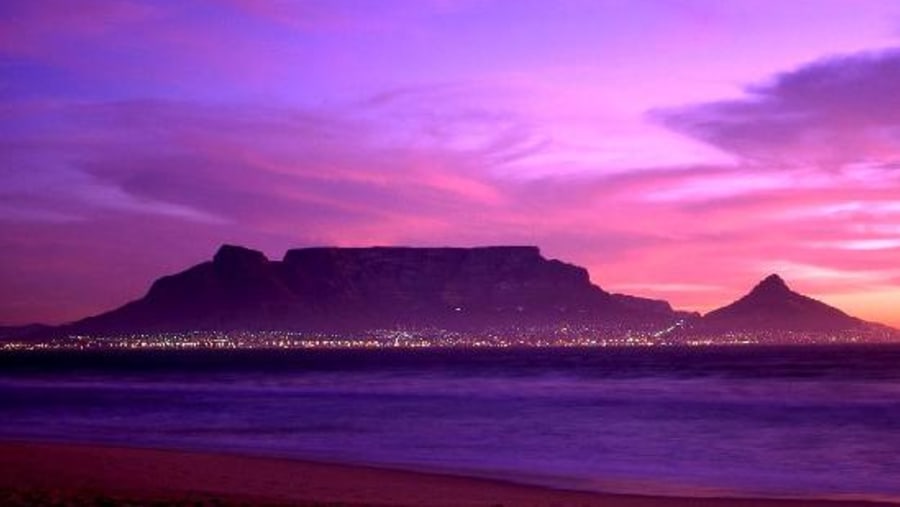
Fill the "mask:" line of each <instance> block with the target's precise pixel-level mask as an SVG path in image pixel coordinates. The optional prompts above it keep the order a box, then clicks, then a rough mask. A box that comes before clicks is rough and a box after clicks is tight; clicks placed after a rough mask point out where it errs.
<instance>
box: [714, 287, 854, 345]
mask: <svg viewBox="0 0 900 507" xmlns="http://www.w3.org/2000/svg"><path fill="white" fill-rule="evenodd" d="M866 325H867V323H866V322H864V321H862V320H860V319H857V318H855V317H851V316H849V315H847V314H846V313H844V312H842V311H841V310H838V309H837V308H834V307H832V306H828V305H827V304H825V303H823V302H821V301H817V300H815V299H813V298H810V297H807V296H804V295H803V294H800V293H797V292H794V291H793V290H791V289H790V287H788V285H787V284H786V283H785V281H784V280H783V279H782V278H781V277H780V276H778V275H777V274H773V275H769V276H768V277H766V278H765V279H764V280H763V281H761V282H759V283H758V284H757V285H756V286H755V287H754V288H753V290H751V291H750V292H749V293H748V294H747V295H745V296H744V297H742V298H740V299H738V300H737V301H735V302H734V303H731V304H730V305H727V306H724V307H722V308H719V309H717V310H713V311H711V312H709V313H707V314H706V315H705V316H703V319H702V326H703V327H705V328H707V329H714V330H726V329H727V330H785V331H842V330H848V329H854V328H862V327H865V326H866Z"/></svg>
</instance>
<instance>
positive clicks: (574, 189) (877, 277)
mask: <svg viewBox="0 0 900 507" xmlns="http://www.w3.org/2000/svg"><path fill="white" fill-rule="evenodd" d="M0 65H2V73H0V195H2V199H0V293H2V294H3V297H2V298H0V324H24V323H28V322H45V323H59V322H64V321H68V320H73V319H76V318H80V317H83V316H86V315H90V314H95V313H98V312H101V311H104V310H107V309H110V308H112V307H115V306H118V305H120V304H122V303H124V302H125V301H128V300H130V299H134V298H137V297H139V296H141V295H142V294H143V293H144V292H145V291H146V290H147V288H148V286H149V283H150V282H151V281H152V280H153V279H155V278H156V277H158V276H160V275H162V274H166V273H171V272H175V271H178V270H180V269H183V268H184V267H186V266H189V265H191V264H194V263H197V262H200V261H202V260H205V259H207V258H209V257H210V256H211V254H212V253H213V252H214V251H215V250H216V248H217V246H218V245H219V244H222V243H236V244H243V245H247V246H250V247H252V248H258V249H260V250H263V251H265V252H266V253H267V254H268V255H269V257H270V258H272V259H277V258H279V257H280V256H281V255H282V254H283V252H284V251H285V250H287V249H289V248H293V247H298V246H312V245H338V246H368V245H413V246H440V245H453V246H475V245H493V244H514V245H521V244H533V245H538V246H540V247H541V250H542V252H543V254H544V255H545V256H547V257H553V258H560V259H564V260H566V261H569V262H573V263H577V264H579V265H582V266H586V267H587V268H588V269H589V270H590V273H591V278H592V280H593V281H594V282H595V283H596V284H598V285H600V286H601V287H603V288H604V289H606V290H608V291H612V292H625V293H629V294H635V295H640V296H646V297H654V298H662V299H666V300H668V301H670V302H671V303H672V305H673V306H674V307H676V308H679V309H685V310H697V311H707V310H710V309H713V308H715V307H718V306H722V305H723V304H726V303H728V302H729V301H731V300H733V299H735V298H736V297H738V296H740V295H741V294H743V293H744V292H746V291H747V290H749V288H750V287H752V285H753V284H754V283H756V282H757V281H758V280H760V279H761V278H762V277H764V276H765V275H768V274H769V273H775V272H777V273H780V274H781V275H782V276H783V277H784V278H785V279H786V280H789V281H790V283H791V286H792V287H794V288H795V289H796V290H798V291H799V292H802V293H804V294H809V295H810V296H813V297H815V298H817V299H821V300H822V301H824V302H827V303H829V304H832V305H835V306H838V307H840V308H841V309H843V310H845V311H846V312H848V313H850V314H853V315H856V316H858V317H860V318H863V319H866V320H872V321H877V322H882V323H886V324H890V325H893V326H900V134H898V132H900V94H898V93H897V90H898V88H900V4H898V3H897V2H894V1H891V0H886V1H877V0H863V1H859V0H841V1H839V0H816V1H805V0H800V1H791V2H777V1H770V2H767V1H762V0H735V1H728V2H719V1H713V0H709V1H703V0H684V1H673V2H663V1H658V2H657V1H651V0H643V1H641V0H639V1H628V2H623V1H617V0H596V1H577V0H572V1H563V2H549V1H548V2H539V1H523V2H509V1H491V0H483V1H482V0H459V1H453V0H433V1H431V0H429V1H425V0H415V1H408V2H405V1H384V2H381V1H379V2H349V1H348V2H342V1H321V2H320V1H299V2H293V1H272V2H255V1H251V0H231V1H227V2H206V1H202V0H186V1H180V2H153V1H149V0H148V1H139V0H122V1H117V2H107V1H101V0H84V1H79V2H69V1H43V2H34V1H30V0H12V1H5V2H3V4H2V6H0Z"/></svg>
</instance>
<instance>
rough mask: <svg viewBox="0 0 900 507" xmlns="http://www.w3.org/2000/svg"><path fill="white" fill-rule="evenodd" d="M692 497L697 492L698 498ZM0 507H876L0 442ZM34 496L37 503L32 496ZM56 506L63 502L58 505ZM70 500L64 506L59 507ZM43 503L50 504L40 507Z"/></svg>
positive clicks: (862, 502) (255, 458)
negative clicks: (103, 506) (115, 505)
mask: <svg viewBox="0 0 900 507" xmlns="http://www.w3.org/2000/svg"><path fill="white" fill-rule="evenodd" d="M698 493H700V492H698ZM0 494H2V495H4V496H0V501H2V502H3V503H4V504H12V505H15V502H16V501H17V499H22V500H21V503H19V505H28V504H29V503H31V502H34V501H35V500H34V499H35V498H51V499H54V500H53V503H54V504H58V505H94V504H97V503H98V502H94V503H90V502H91V500H90V499H91V498H94V499H96V498H103V499H105V501H107V502H109V501H112V502H117V501H121V502H126V501H127V502H129V503H131V504H132V505H142V503H141V502H145V503H146V504H151V503H153V502H169V503H167V504H164V505H181V504H182V503H180V502H186V503H184V504H185V505H187V504H190V505H194V504H197V503H198V502H199V505H206V502H210V503H209V505H270V506H276V505H277V506H287V505H297V506H308V505H330V506H341V505H344V506H358V507H361V506H376V505H377V506H386V505H392V506H397V507H411V506H436V507H442V506H447V507H449V506H467V505H471V506H492V507H493V506H500V505H502V506H505V507H509V506H534V507H537V506H551V505H558V506H562V505H580V506H585V507H593V506H606V507H649V506H663V507H689V506H690V507H696V506H702V507H749V506H757V505H759V506H770V507H837V506H848V507H849V506H855V507H876V506H890V505H893V506H897V505H900V504H898V503H892V502H887V501H881V502H879V501H870V500H841V499H770V498H737V497H714V496H707V495H704V494H698V495H697V496H690V495H687V496H641V495H633V494H617V493H598V492H589V491H577V490H567V489H555V488H552V487H545V486H537V485H529V484H523V483H519V482H515V481H514V478H509V479H507V478H503V479H494V478H480V477H472V476H463V475H457V474H454V473H444V472H437V471H433V470H429V471H412V470H406V469H394V468H386V467H384V468H383V467H377V466H370V465H360V464H349V463H334V462H321V461H312V460H301V459H293V458H284V457H266V456H258V455H244V454H234V453H225V452H214V451H183V450H174V449H156V448H153V449H150V448H130V447H122V446H107V445H102V444H76V443H58V442H39V441H33V440H13V439H0ZM35 495H37V496H35ZM60 499H62V500H63V501H62V503H59V502H60ZM65 502H69V503H65ZM47 503H48V504H49V503H51V502H50V501H48V502H47ZM107 504H108V503H107Z"/></svg>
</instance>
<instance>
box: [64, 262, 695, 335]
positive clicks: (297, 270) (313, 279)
mask: <svg viewBox="0 0 900 507" xmlns="http://www.w3.org/2000/svg"><path fill="white" fill-rule="evenodd" d="M680 315H681V314H679V313H678V312H676V311H674V310H673V309H672V308H671V305H669V303H668V302H665V301H661V300H651V299H646V298H640V297H637V296H626V295H621V294H610V293H609V292H607V291H605V290H603V289H602V288H600V287H599V286H597V285H594V284H592V283H591V281H590V277H589V274H588V272H587V270H586V269H584V268H583V267H580V266H576V265H573V264H569V263H565V262H562V261H559V260H556V259H546V258H544V257H543V256H542V255H541V253H540V249H539V248H538V247H536V246H484V247H473V248H460V247H438V248H418V247H358V248H341V247H309V248H297V249H290V250H288V251H287V252H286V253H285V254H284V256H283V258H282V260H280V261H273V260H269V259H268V258H267V257H266V256H265V255H264V254H263V253H262V252H259V251H256V250H252V249H249V248H246V247H242V246H236V245H223V246H222V247H220V248H219V249H218V251H217V252H216V254H215V255H214V256H213V258H212V260H210V261H205V262H202V263H200V264H197V265H194V266H192V267H190V268H188V269H186V270H184V271H181V272H179V273H175V274H172V275H167V276H163V277H161V278H159V279H157V280H156V281H154V282H153V284H152V285H151V287H150V289H149V291H148V292H147V294H146V295H145V296H144V297H142V298H140V299H137V300H135V301H132V302H129V303H127V304H125V305H123V306H121V307H119V308H116V309H114V310H112V311H109V312H105V313H102V314H99V315H96V316H92V317H88V318H86V319H82V320H80V321H77V322H74V323H72V324H69V325H65V326H62V327H61V328H58V329H59V330H61V331H64V332H68V333H86V334H101V333H117V332H118V333H121V332H128V331H149V332H153V331H179V330H189V329H201V330H236V329H272V328H278V329H299V330H318V331H323V330H324V331H344V330H364V329H373V328H383V327H397V326H420V327H429V326H437V327H446V328H451V329H457V328H459V329H479V328H481V329H485V328H491V327H496V326H500V327H503V326H517V325H554V324H558V323H563V322H564V323H572V322H575V323H591V324H596V323H618V322H629V323H631V324H635V325H636V324H639V323H644V322H648V321H654V322H656V321H671V320H675V319H677V318H679V316H680Z"/></svg>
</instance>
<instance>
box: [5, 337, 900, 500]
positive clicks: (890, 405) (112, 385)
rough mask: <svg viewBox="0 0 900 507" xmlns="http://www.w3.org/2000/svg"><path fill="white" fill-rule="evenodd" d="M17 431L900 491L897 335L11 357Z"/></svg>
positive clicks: (758, 491) (830, 494)
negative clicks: (882, 341) (692, 343)
mask: <svg viewBox="0 0 900 507" xmlns="http://www.w3.org/2000/svg"><path fill="white" fill-rule="evenodd" d="M0 437H2V438H7V439H9V438H12V439H27V440H47V441H66V442H95V443H107V444H116V445H128V446H146V447H163V448H177V449H190V450H214V451H227V452H238V453H246V454H253V455H266V456H280V457H294V458H307V459H315V460H324V461H338V462H351V463H362V464H375V465H384V466H390V467H395V468H402V469H414V470H434V471H441V472H449V473H458V474H463V475H474V476H484V477H493V478H504V479H512V480H515V481H519V482H526V483H534V484H541V485H549V486H554V487H561V488H573V489H586V490H596V491H610V492H621V493H642V494H676V495H677V494H679V493H689V494H692V495H697V494H700V495H704V494H706V495H710V496H722V495H726V496H749V497H759V496H764V497H816V498H820V497H824V498H867V499H889V500H894V501H897V500H900V480H898V478H900V346H886V345H879V346H822V347H723V348H715V347H708V348H703V347H695V348H675V347H671V348H620V349H609V348H566V349H552V348H546V349H545V348H531V349H443V350H441V349H425V350H399V349H395V350H285V351H279V350H236V351H95V352H71V351H70V352H25V351H19V352H4V353H2V354H0Z"/></svg>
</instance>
